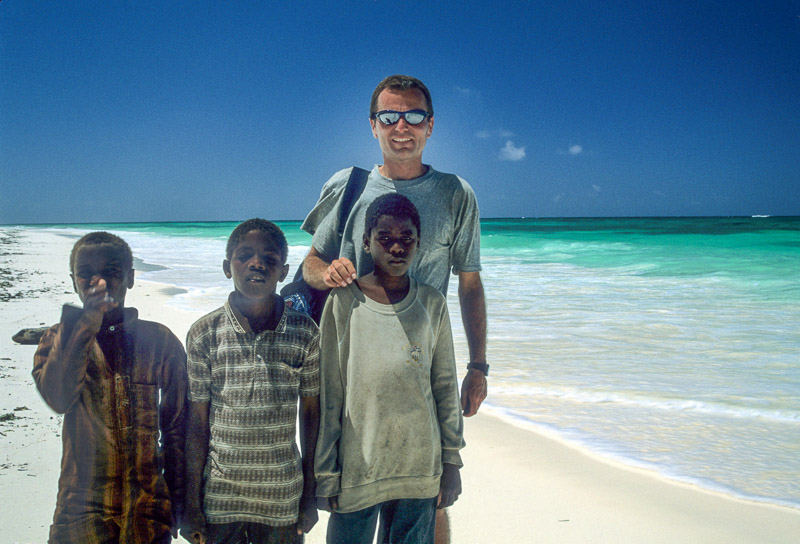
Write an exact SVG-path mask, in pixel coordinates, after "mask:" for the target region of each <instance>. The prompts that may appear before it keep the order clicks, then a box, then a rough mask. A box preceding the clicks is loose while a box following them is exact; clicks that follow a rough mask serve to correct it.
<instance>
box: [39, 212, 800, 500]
mask: <svg viewBox="0 0 800 544" xmlns="http://www.w3.org/2000/svg"><path fill="white" fill-rule="evenodd" d="M280 225H281V227H282V228H283V229H284V231H285V232H286V234H287V238H288V240H289V244H290V246H291V247H290V255H289V262H290V264H291V266H292V270H291V272H290V275H291V274H293V273H294V269H295V267H296V265H297V264H298V263H299V262H300V260H301V259H302V257H303V255H304V254H305V253H306V251H307V250H308V247H309V244H310V237H309V236H308V235H306V234H305V233H303V232H302V231H300V229H299V225H300V223H299V222H282V223H280ZM234 226H235V223H138V224H111V225H46V226H36V227H26V228H44V229H47V230H51V231H54V232H58V233H62V234H69V235H77V234H80V233H82V232H86V231H89V230H96V229H106V230H111V231H114V232H117V233H119V234H121V235H122V236H123V237H124V238H125V239H126V240H128V242H129V243H130V244H131V246H132V248H133V250H134V254H135V255H136V257H137V258H138V259H140V260H141V261H142V262H140V263H138V265H137V266H138V268H139V269H140V272H143V273H142V275H141V276H140V277H141V278H142V279H149V280H152V281H159V282H164V283H167V284H171V285H174V286H175V287H177V288H179V289H180V294H177V295H176V296H175V297H174V298H173V299H172V302H171V304H176V305H178V306H181V307H183V308H187V309H191V310H194V311H197V312H199V313H204V312H206V311H210V310H212V309H213V308H215V307H217V306H219V305H220V304H221V302H222V301H223V300H224V299H225V297H226V295H227V293H228V291H229V289H230V288H231V286H230V283H229V282H228V280H226V279H225V278H224V276H223V275H222V273H221V261H222V259H223V258H224V246H225V241H226V239H227V236H228V234H229V233H230V231H231V229H232V228H233V227H234ZM481 227H482V237H481V241H482V262H483V267H484V271H483V273H482V275H483V279H484V284H485V287H486V293H487V304H488V312H489V328H490V340H489V362H490V363H491V364H492V374H491V376H490V381H489V384H490V385H489V399H488V403H489V405H490V407H491V409H492V411H493V412H494V413H498V414H500V415H501V416H502V417H504V418H507V419H510V420H512V421H513V422H515V423H517V424H519V425H522V426H531V427H535V428H538V429H540V430H544V431H546V432H548V433H552V434H555V435H557V436H559V437H560V438H562V439H565V440H567V441H569V442H571V443H574V444H577V445H580V446H582V447H585V448H588V449H590V450H592V451H594V452H596V453H599V454H601V455H604V456H606V457H610V458H613V459H616V460H620V461H623V462H625V463H628V464H631V465H635V466H639V467H644V468H650V469H653V470H656V471H658V472H659V473H661V474H663V475H665V476H668V477H670V478H674V479H678V480H681V481H686V482H691V483H695V484H698V485H701V486H703V487H706V488H710V489H714V490H718V491H723V492H725V493H729V494H732V495H736V496H740V497H745V498H751V499H756V500H761V501H766V502H771V503H778V504H784V505H789V506H793V507H796V508H798V507H800V327H798V323H800V218H798V217H794V218H776V217H753V218H630V219H627V218H626V219H501V220H483V221H482V222H481ZM177 291H178V290H176V292H177ZM448 299H449V302H450V310H451V313H452V314H453V316H452V321H453V323H458V324H460V318H459V317H458V315H457V314H458V313H459V312H458V303H457V297H456V293H455V286H454V285H451V292H450V294H449V296H448ZM455 337H456V349H457V352H458V353H459V355H460V356H461V358H462V361H461V362H460V363H461V364H463V363H466V361H465V360H464V357H466V353H467V350H466V343H465V341H464V336H463V331H461V330H460V325H459V326H458V327H457V328H456V329H455Z"/></svg>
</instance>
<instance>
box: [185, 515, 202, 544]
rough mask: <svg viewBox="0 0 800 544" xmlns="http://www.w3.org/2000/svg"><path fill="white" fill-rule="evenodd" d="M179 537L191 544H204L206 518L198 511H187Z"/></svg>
mask: <svg viewBox="0 0 800 544" xmlns="http://www.w3.org/2000/svg"><path fill="white" fill-rule="evenodd" d="M181 536H182V537H183V538H184V539H186V540H188V541H189V542H191V543H192V544H206V518H205V516H203V513H202V512H200V511H199V510H192V511H189V510H187V511H186V513H185V515H184V522H183V527H181Z"/></svg>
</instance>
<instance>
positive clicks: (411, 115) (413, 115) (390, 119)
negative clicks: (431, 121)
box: [372, 110, 430, 125]
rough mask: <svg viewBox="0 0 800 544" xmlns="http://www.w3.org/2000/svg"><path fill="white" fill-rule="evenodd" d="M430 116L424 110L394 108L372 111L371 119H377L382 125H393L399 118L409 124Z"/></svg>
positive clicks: (419, 121)
mask: <svg viewBox="0 0 800 544" xmlns="http://www.w3.org/2000/svg"><path fill="white" fill-rule="evenodd" d="M429 116H430V113H428V112H427V111H425V110H408V111H394V110H381V111H379V112H377V113H373V114H372V117H373V119H377V120H378V121H380V122H381V123H383V124H384V125H393V124H395V123H397V122H398V121H399V120H400V118H401V117H402V118H403V119H405V120H406V123H408V124H409V125H418V124H420V123H421V122H423V121H424V120H425V119H427V118H428V117H429Z"/></svg>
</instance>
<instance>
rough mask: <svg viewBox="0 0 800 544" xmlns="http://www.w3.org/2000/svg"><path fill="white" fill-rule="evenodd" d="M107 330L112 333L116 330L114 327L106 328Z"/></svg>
mask: <svg viewBox="0 0 800 544" xmlns="http://www.w3.org/2000/svg"><path fill="white" fill-rule="evenodd" d="M108 330H110V331H111V332H114V331H115V330H117V328H116V327H115V326H114V325H111V326H110V327H109V328H108Z"/></svg>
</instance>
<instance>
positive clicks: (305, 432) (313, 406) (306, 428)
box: [297, 396, 320, 534]
mask: <svg viewBox="0 0 800 544" xmlns="http://www.w3.org/2000/svg"><path fill="white" fill-rule="evenodd" d="M319 414H320V411H319V396H314V397H300V448H301V450H302V453H303V496H302V498H301V499H300V519H299V520H298V523H297V532H298V534H300V533H307V532H309V531H310V530H311V529H312V527H314V525H316V523H317V520H318V519H319V517H318V515H317V496H316V495H317V482H316V479H315V477H314V455H315V453H316V449H317V435H318V433H319Z"/></svg>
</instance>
